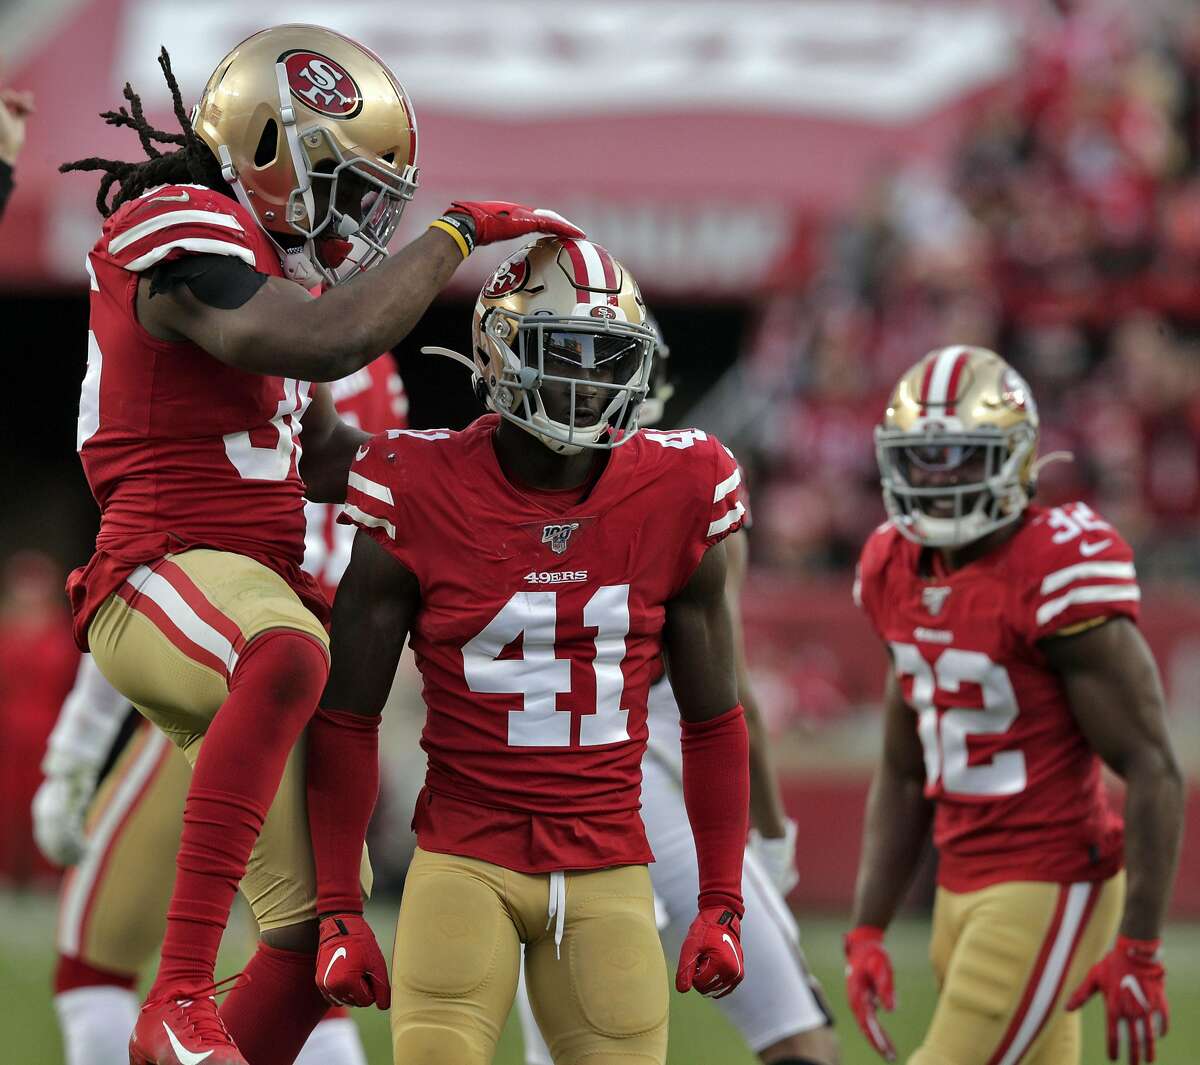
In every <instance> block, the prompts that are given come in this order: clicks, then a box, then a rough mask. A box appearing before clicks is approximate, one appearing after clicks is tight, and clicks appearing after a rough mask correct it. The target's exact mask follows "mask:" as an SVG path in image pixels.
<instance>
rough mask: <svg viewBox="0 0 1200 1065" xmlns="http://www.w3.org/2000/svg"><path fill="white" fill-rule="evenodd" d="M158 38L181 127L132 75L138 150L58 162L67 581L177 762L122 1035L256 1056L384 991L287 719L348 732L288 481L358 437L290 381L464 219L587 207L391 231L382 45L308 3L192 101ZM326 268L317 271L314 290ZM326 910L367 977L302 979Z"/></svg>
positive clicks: (379, 320) (396, 305)
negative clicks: (75, 379) (152, 976)
mask: <svg viewBox="0 0 1200 1065" xmlns="http://www.w3.org/2000/svg"><path fill="white" fill-rule="evenodd" d="M160 63H161V65H162V67H163V70H164V73H165V74H166V76H167V80H168V83H169V85H170V88H171V93H172V99H173V103H174V109H175V113H176V116H177V118H178V120H179V123H180V132H178V133H165V132H161V131H158V130H155V129H154V128H153V127H151V126H150V125H149V124H148V123H147V122H146V120H145V117H144V115H143V113H142V106H141V101H140V99H139V98H138V97H137V95H136V94H135V93H134V92H133V91H132V90H131V89H129V88H128V87H127V89H126V98H127V100H128V101H129V107H128V109H125V108H121V109H120V110H119V111H116V112H111V113H109V114H108V115H107V116H106V117H107V119H108V120H109V121H110V122H111V123H113V124H115V125H119V126H128V127H131V128H133V129H134V130H136V132H137V133H138V135H139V137H140V139H141V143H142V146H143V148H144V150H145V151H146V153H147V154H148V155H149V156H150V158H149V159H148V160H146V161H145V162H142V163H139V164H127V163H119V162H114V161H112V160H104V159H87V160H80V161H78V162H76V163H72V164H67V165H66V166H65V167H64V168H63V169H65V170H101V171H104V173H105V176H104V178H103V179H102V181H101V185H100V192H99V195H98V197H97V205H98V207H99V208H100V211H101V213H102V214H103V215H104V216H105V222H104V225H103V227H102V230H101V234H100V239H99V240H98V241H97V243H96V245H95V246H94V248H93V249H92V251H91V253H90V254H89V256H88V259H87V266H88V272H89V275H90V278H91V330H90V333H89V339H88V368H87V373H86V376H85V377H84V381H83V390H82V396H81V399H80V412H79V427H78V446H79V449H80V456H81V459H82V462H83V466H84V471H85V473H86V474H87V478H88V482H89V484H90V485H91V488H92V492H93V494H94V495H95V497H96V499H97V501H98V503H99V504H100V507H101V526H100V533H99V536H98V538H97V543H96V553H95V554H94V556H93V557H92V559H91V561H90V562H89V563H88V565H87V566H86V567H84V568H83V569H81V570H77V571H76V572H75V573H74V574H72V577H71V580H70V582H69V593H70V596H71V601H72V606H73V609H74V614H75V633H76V639H77V641H78V642H79V644H80V646H81V647H83V648H87V647H89V646H90V649H91V651H92V653H93V656H94V658H95V660H96V663H97V665H98V666H99V667H100V669H101V670H102V672H103V673H104V675H105V676H106V677H107V678H108V680H109V681H110V682H111V683H112V684H113V686H114V687H116V688H117V689H118V690H119V691H120V692H121V693H122V694H123V695H125V697H126V698H128V699H129V700H130V701H131V702H133V703H134V705H135V706H137V707H138V709H139V710H141V711H142V713H143V714H145V715H146V716H147V717H148V718H150V719H151V720H152V721H154V722H155V723H156V724H158V725H159V726H160V727H161V728H162V729H163V730H164V731H165V732H166V733H167V734H168V735H169V736H170V737H171V739H173V740H174V741H175V742H176V744H177V745H179V746H180V747H181V748H182V749H183V751H184V753H185V754H186V755H187V756H188V759H189V761H191V762H192V763H193V766H194V771H193V776H192V783H191V786H190V788H189V792H188V798H187V803H186V806H185V810H184V817H183V833H182V838H181V842H180V847H179V855H178V859H177V868H176V880H175V887H174V891H173V894H172V898H171V903H170V906H169V909H168V913H167V929H166V934H165V938H164V940H163V945H162V951H161V962H160V965H159V970H158V975H157V978H156V980H155V982H154V985H153V987H152V988H151V990H150V994H149V998H148V999H147V1001H146V1004H145V1005H144V1006H143V1008H142V1010H141V1013H140V1015H139V1019H138V1023H137V1025H136V1027H135V1029H134V1033H133V1038H132V1041H131V1043H130V1059H131V1062H133V1063H134V1065H187V1063H188V1062H196V1061H199V1060H200V1059H201V1058H203V1059H204V1060H205V1061H206V1063H207V1065H245V1063H246V1061H247V1058H248V1059H249V1060H250V1061H251V1062H253V1065H274V1063H276V1062H278V1063H283V1062H291V1061H292V1060H293V1059H294V1058H295V1055H296V1054H297V1053H298V1052H299V1050H300V1047H301V1045H302V1044H303V1043H304V1041H305V1038H306V1037H307V1036H308V1034H309V1032H310V1031H311V1030H312V1027H313V1025H314V1024H315V1023H316V1022H317V1020H319V1018H320V1017H321V1016H322V1015H323V1014H324V1013H325V1010H326V1007H327V1002H326V997H325V996H328V997H329V998H333V999H338V1000H340V1001H343V1002H354V1003H356V1004H360V1005H363V1004H369V1003H371V1002H374V1003H375V1004H377V1005H380V1006H381V1007H382V1006H383V1005H385V1004H386V1000H387V981H386V973H385V967H384V964H383V959H382V957H381V956H380V955H379V951H378V948H377V947H376V946H375V944H374V938H373V936H372V935H371V932H370V929H369V928H368V927H367V925H366V924H365V923H364V922H363V920H362V917H361V913H362V897H361V892H359V891H358V890H357V888H356V890H355V892H354V893H353V897H351V895H350V893H349V892H347V893H344V894H343V895H341V896H340V897H338V898H336V899H334V898H331V897H329V896H328V895H327V894H326V893H325V892H324V891H323V890H322V885H320V884H319V883H317V882H316V881H315V879H314V874H313V868H312V853H311V845H310V842H309V836H308V832H307V826H306V825H305V817H304V811H305V775H306V773H305V766H306V756H305V750H304V748H303V747H298V746H297V740H298V739H299V738H300V737H301V735H302V733H305V730H306V726H309V727H308V728H307V731H306V736H307V764H310V765H311V764H319V763H320V762H321V761H323V760H327V759H332V760H334V761H335V762H336V761H337V760H338V759H339V758H340V757H341V755H340V752H341V750H342V749H343V748H344V747H345V746H346V743H347V736H348V735H350V736H351V737H352V734H353V730H352V729H349V728H347V727H345V726H344V725H343V724H342V723H341V722H340V721H339V719H338V718H336V717H334V716H319V717H316V718H314V714H315V712H316V709H317V703H318V700H319V697H320V693H321V690H322V688H323V687H324V684H325V680H326V678H327V676H328V652H327V646H328V643H327V639H328V638H327V635H326V629H325V620H326V617H327V606H326V604H325V600H324V598H323V596H322V595H321V593H320V589H319V588H318V586H317V585H316V584H315V582H314V581H313V580H312V578H310V577H308V576H307V575H305V574H304V573H303V571H302V570H301V568H300V563H301V560H302V557H303V550H304V531H305V522H304V497H305V494H307V496H308V498H309V499H312V500H316V501H327V502H337V501H340V500H341V499H343V498H344V494H345V481H346V476H347V473H348V469H349V465H350V462H351V459H352V457H353V455H354V451H355V449H356V448H357V447H358V446H359V444H360V443H361V442H362V441H364V440H366V439H367V437H366V434H364V433H361V432H359V431H358V430H355V429H352V428H350V427H349V426H347V425H345V424H344V423H342V422H340V421H339V420H338V419H337V417H336V415H335V413H334V410H333V405H332V402H331V400H330V396H329V390H328V389H327V388H326V387H324V386H323V385H321V384H310V382H324V381H331V380H337V379H339V378H342V377H345V376H347V375H349V374H350V373H352V372H354V371H355V370H357V369H359V368H360V367H362V366H364V365H365V364H366V363H367V362H369V361H370V360H371V359H372V358H374V357H375V355H376V354H377V353H378V352H380V351H383V350H386V349H388V348H390V347H392V346H393V345H394V344H395V343H396V342H397V341H399V340H400V339H401V338H402V337H403V336H405V335H406V333H407V332H408V331H409V330H410V329H411V327H412V326H413V324H414V323H415V322H416V321H417V320H418V319H419V318H420V316H421V315H422V314H423V313H424V311H425V309H426V307H427V306H428V304H429V302H430V300H431V299H432V298H433V296H434V295H435V294H436V293H437V292H438V291H439V290H440V289H441V288H442V286H443V285H444V284H445V283H446V281H447V280H448V279H449V277H450V276H451V275H452V274H453V272H454V270H455V269H456V267H457V266H458V264H459V263H461V262H462V261H463V259H464V257H465V256H466V255H467V254H468V253H469V252H470V250H471V248H472V247H473V246H474V245H475V244H480V243H488V242H490V241H493V240H497V239H502V238H507V237H512V236H519V235H522V234H526V233H529V232H533V231H538V230H543V229H544V230H549V231H553V232H559V233H564V234H578V233H579V231H578V230H577V229H575V228H574V227H573V226H570V225H569V224H567V223H565V222H563V221H562V220H559V219H557V216H553V217H551V216H548V215H546V214H537V213H535V212H534V211H532V210H530V209H528V208H524V207H520V206H519V205H515V204H494V203H493V204H472V203H457V204H455V205H454V206H453V207H452V208H451V210H450V211H448V212H447V213H446V214H445V215H443V216H442V217H441V218H440V219H438V220H436V221H435V222H434V223H433V224H432V225H431V227H430V229H429V230H428V231H427V232H425V233H424V234H423V235H422V236H420V237H418V238H417V239H416V240H415V241H413V242H412V243H411V244H409V245H408V246H407V247H405V248H403V249H402V250H401V251H399V252H398V253H397V254H396V255H395V256H393V257H390V258H388V257H386V246H387V243H388V241H389V239H390V237H391V236H392V234H393V232H394V230H395V227H396V225H397V223H398V221H399V218H400V213H401V211H402V209H403V208H404V206H405V204H406V203H407V201H408V200H409V199H410V198H411V196H412V194H413V192H414V190H415V189H416V182H417V169H416V153H417V139H416V137H417V134H416V124H415V120H414V118H413V111H412V105H411V103H410V102H409V100H408V97H407V95H406V94H405V92H404V90H403V88H401V86H400V83H399V82H398V81H397V80H396V78H395V76H394V75H393V74H392V72H391V71H390V70H388V68H387V67H386V66H385V65H384V64H383V63H382V62H381V61H380V60H379V59H378V57H376V56H375V55H374V54H372V53H371V52H369V51H368V50H366V49H364V48H362V47H361V46H360V45H358V44H356V43H355V42H353V41H351V40H349V39H348V38H346V37H343V36H341V35H340V34H337V33H334V32H332V31H330V30H325V29H322V28H320V27H313V26H280V27H275V28H273V29H269V30H263V31H262V32H260V33H257V34H255V35H254V36H252V37H250V38H248V39H247V40H245V41H243V42H242V43H241V44H239V45H238V46H237V47H236V48H235V49H234V50H233V51H232V52H230V53H229V55H227V56H226V57H225V58H224V59H222V60H221V62H220V64H219V65H218V66H217V68H216V70H215V71H214V72H213V74H212V77H211V78H210V79H209V82H208V84H207V86H206V87H205V89H204V92H203V94H202V96H201V98H200V102H199V104H198V105H197V108H196V110H195V117H194V119H192V120H189V118H188V116H187V113H186V112H185V110H184V106H183V102H182V98H181V96H180V93H179V89H178V86H177V85H176V83H175V79H174V77H173V76H172V74H171V72H170V65H169V60H168V58H167V56H166V53H165V52H164V53H163V54H162V56H161V57H160ZM166 145H174V146H176V150H175V151H172V152H169V153H165V154H164V153H162V152H161V151H160V146H166ZM114 186H116V188H117V191H116V194H115V196H114V197H113V199H112V200H111V202H110V200H109V198H108V197H109V194H110V193H111V192H112V190H113V188H114ZM371 266H377V268H376V269H368V268H369V267H371ZM347 281H349V282H350V283H342V282H347ZM318 283H324V284H325V285H327V286H330V287H329V291H327V292H326V293H325V295H323V296H322V297H321V298H320V299H319V300H313V299H312V298H311V297H310V295H309V292H308V291H307V290H308V289H309V288H310V287H312V286H313V285H315V284H318ZM302 427H303V430H304V446H303V459H301V454H302V453H301V447H300V442H299V437H300V430H301V428H302ZM310 722H311V724H310ZM202 741H203V742H202ZM289 760H290V768H287V769H286V770H285V766H287V765H288V764H289ZM268 809H270V813H269V814H268ZM252 850H253V854H252V853H251V852H252ZM243 874H245V877H244V879H243ZM239 881H241V882H242V887H243V891H244V893H245V895H246V897H247V898H248V900H249V901H250V904H251V907H252V909H253V910H254V914H255V918H256V920H257V923H258V925H259V927H260V929H261V930H262V939H261V945H260V948H259V950H258V952H257V953H256V954H255V956H254V958H253V959H252V960H251V962H250V964H249V966H248V968H247V974H248V975H249V976H250V977H251V979H252V983H248V982H247V981H245V980H242V981H240V984H241V986H239V987H238V988H237V989H236V990H234V991H233V993H232V994H230V996H229V998H228V999H227V1001H226V1002H225V1004H224V1006H223V1007H222V1015H221V1016H218V1014H217V1009H216V1005H215V1002H214V999H213V997H212V995H213V965H214V962H215V958H216V952H217V946H218V944H219V943H220V939H221V934H222V931H223V929H224V927H225V923H226V921H227V919H228V915H229V907H230V904H231V902H232V899H233V893H234V891H235V890H236V888H237V885H238V883H239ZM318 915H321V916H322V917H324V918H326V920H325V922H324V923H325V926H326V934H327V935H337V936H341V937H342V938H343V939H345V941H346V943H347V950H348V951H353V952H355V953H356V954H357V955H358V956H359V957H360V958H362V959H366V961H365V964H366V965H367V966H368V968H369V971H370V974H371V978H372V979H371V980H367V981H364V980H363V979H362V978H361V973H360V972H359V970H355V975H354V978H353V979H352V980H351V981H350V982H349V983H348V984H347V985H346V986H342V984H341V983H340V981H341V978H342V976H343V972H344V971H345V970H339V971H337V972H333V973H331V974H329V980H328V981H326V982H325V983H324V984H323V986H322V990H321V991H318V989H317V987H316V984H315V980H314V950H315V947H316V940H317V936H318V922H317V917H318ZM335 918H336V920H335ZM330 929H332V932H330V931H329V930H330ZM239 1043H240V1044H241V1045H242V1050H243V1051H244V1056H243V1053H242V1052H239V1050H238V1047H237V1044H239Z"/></svg>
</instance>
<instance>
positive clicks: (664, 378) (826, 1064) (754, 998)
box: [517, 316, 839, 1065]
mask: <svg viewBox="0 0 1200 1065" xmlns="http://www.w3.org/2000/svg"><path fill="white" fill-rule="evenodd" d="M649 324H650V326H651V327H652V328H653V329H654V334H655V339H656V340H657V342H658V343H657V347H656V349H655V353H654V365H653V366H652V367H651V371H650V393H649V395H648V396H647V398H646V401H645V402H644V403H643V404H642V409H641V412H640V414H639V417H638V424H639V425H641V426H657V425H659V424H660V423H661V421H662V417H663V412H664V410H665V407H666V402H667V400H668V399H669V398H670V397H671V395H672V393H673V386H672V383H671V381H670V378H669V375H668V373H667V368H668V366H669V364H670V363H671V362H673V361H675V360H672V359H670V358H669V355H670V348H669V347H668V346H667V344H666V341H665V340H664V339H663V335H662V331H661V330H660V329H659V327H658V323H657V322H656V321H655V320H654V318H653V317H652V316H651V317H650V319H649ZM739 499H741V500H742V502H743V504H744V506H745V507H746V514H745V516H744V518H743V522H744V524H743V530H739V531H738V532H737V533H734V534H732V535H731V536H730V537H729V538H728V539H727V540H726V541H725V551H726V564H727V567H726V578H725V597H726V599H727V601H728V603H729V616H730V618H731V619H732V620H733V632H734V651H735V654H736V662H737V681H738V696H739V698H740V699H741V702H742V707H743V709H744V711H745V717H746V728H747V732H748V736H749V754H750V824H751V826H752V827H751V829H750V842H749V844H748V845H747V847H746V853H745V856H744V857H743V859H742V898H743V899H744V900H745V904H746V918H745V920H744V921H743V922H742V943H743V945H744V947H745V950H746V953H747V954H749V956H750V959H751V965H750V969H749V971H748V972H747V975H746V979H745V982H744V983H743V985H742V987H741V989H740V990H739V991H738V993H737V994H736V995H727V996H726V997H724V998H722V999H720V1000H719V1001H718V1002H717V1006H718V1007H719V1008H720V1010H721V1012H722V1013H724V1014H725V1016H726V1017H727V1018H728V1019H729V1021H730V1022H731V1023H732V1024H733V1025H734V1027H735V1028H737V1030H738V1032H739V1034H740V1035H741V1036H742V1038H743V1039H744V1040H745V1041H746V1044H747V1046H749V1047H750V1048H751V1049H752V1050H753V1051H754V1052H755V1054H757V1055H758V1058H759V1060H760V1061H762V1062H763V1063H764V1065H836V1063H837V1061H838V1060H839V1059H838V1041H837V1036H836V1035H835V1034H834V1031H833V1018H832V1014H831V1013H830V1011H829V1008H828V1006H827V1005H826V1003H825V999H824V994H823V992H822V990H821V987H820V984H819V983H818V982H817V980H816V978H815V977H814V976H813V975H812V973H811V972H809V969H808V965H807V963H806V961H805V958H804V954H803V952H802V951H801V949H800V931H799V929H798V928H797V926H796V920H795V918H794V917H793V916H792V912H791V910H790V909H789V908H788V904H787V901H786V899H787V895H788V892H790V891H791V890H792V888H794V887H795V886H796V883H797V880H798V874H797V872H796V822H795V821H793V820H792V819H791V818H789V817H788V816H787V814H786V812H785V811H784V808H783V800H782V796H781V795H780V790H779V780H778V777H777V776H776V773H775V769H774V765H773V764H772V761H771V757H770V751H769V740H768V738H767V733H766V728H765V724H764V722H763V720H762V717H761V715H760V714H759V711H758V701H757V699H756V698H755V695H754V691H753V688H752V686H751V683H750V674H749V670H748V669H747V668H746V656H745V653H744V650H743V643H742V632H741V630H742V609H741V590H742V584H743V582H744V579H745V575H746V566H747V563H748V560H749V545H748V544H747V543H746V534H745V532H744V529H746V528H748V527H749V521H750V504H749V501H748V498H747V496H746V493H745V482H744V481H743V482H742V484H741V485H739ZM646 726H647V729H648V731H649V738H648V741H647V745H646V756H645V758H644V759H643V760H642V811H641V812H642V822H643V823H644V824H645V826H646V838H647V840H648V841H649V843H650V847H651V849H652V850H653V851H654V862H653V863H652V864H651V866H650V882H651V885H652V887H653V888H654V895H655V898H656V900H657V903H658V918H659V924H660V929H659V932H660V936H661V938H662V941H663V946H664V948H665V949H666V950H667V952H668V954H670V953H674V952H677V951H678V950H679V948H680V946H681V945H682V943H683V939H684V936H685V935H686V933H687V928H688V922H689V921H690V920H691V917H692V913H691V911H692V909H693V908H694V905H695V902H694V900H695V897H696V884H697V871H696V845H695V843H694V842H693V840H692V833H691V831H690V829H689V827H688V816H687V809H686V806H685V803H684V797H683V788H682V779H683V773H682V768H683V767H682V766H681V764H680V753H681V752H680V734H679V728H680V724H679V706H678V704H677V703H676V701H675V696H674V694H673V693H672V690H671V681H670V678H669V676H668V674H667V673H666V672H665V671H664V672H662V673H661V674H660V676H659V677H658V679H657V680H656V681H654V683H653V684H652V685H651V687H650V694H649V696H648V697H647V700H646ZM517 1005H518V1007H519V1009H520V1014H519V1015H520V1018H521V1032H522V1035H523V1037H524V1041H525V1062H526V1065H554V1060H553V1058H552V1057H551V1055H550V1050H549V1048H548V1047H547V1046H546V1042H545V1040H544V1039H542V1035H541V1032H539V1031H538V1027H537V1023H536V1021H535V1020H534V1018H533V1011H532V1009H531V1008H530V1006H529V996H528V994H527V992H526V989H525V985H524V983H523V982H522V983H521V984H520V986H519V987H518V991H517Z"/></svg>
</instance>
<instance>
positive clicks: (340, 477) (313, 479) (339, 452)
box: [300, 384, 370, 503]
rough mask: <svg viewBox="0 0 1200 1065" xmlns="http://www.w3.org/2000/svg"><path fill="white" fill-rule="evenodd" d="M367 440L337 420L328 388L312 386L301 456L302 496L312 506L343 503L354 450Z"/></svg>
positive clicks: (325, 386) (306, 412)
mask: <svg viewBox="0 0 1200 1065" xmlns="http://www.w3.org/2000/svg"><path fill="white" fill-rule="evenodd" d="M369 439H370V435H369V434H367V433H364V432H363V431H362V430H361V429H355V428H354V426H352V425H347V424H346V422H344V421H342V419H341V418H339V417H338V413H337V410H336V409H335V408H334V405H333V396H332V394H331V393H330V391H329V386H328V385H325V384H319V385H314V386H313V391H312V402H310V403H309V405H308V410H307V411H305V412H304V435H303V443H304V450H303V452H302V454H301V457H300V476H301V478H302V479H303V480H304V495H305V497H306V498H308V499H311V500H312V501H313V502H314V503H344V502H346V478H347V476H348V475H349V473H350V463H352V462H353V461H354V453H355V451H357V450H358V448H359V447H361V446H362V445H363V444H365V443H366V442H367V441H368V440H369Z"/></svg>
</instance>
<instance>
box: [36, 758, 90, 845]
mask: <svg viewBox="0 0 1200 1065" xmlns="http://www.w3.org/2000/svg"><path fill="white" fill-rule="evenodd" d="M42 772H43V773H45V774H46V779H45V780H43V781H42V786H41V787H40V788H38V790H37V794H36V795H34V797H33V838H34V841H35V842H36V843H37V846H38V850H40V851H41V852H42V854H44V855H45V856H46V859H47V860H48V861H50V862H52V863H53V864H54V865H60V866H67V865H75V864H76V863H77V862H78V861H79V860H80V859H81V858H82V857H83V855H84V853H85V852H86V851H87V837H86V835H85V833H84V827H83V826H84V820H85V819H86V817H87V809H88V806H89V805H90V803H91V801H92V796H93V795H94V794H95V791H96V767H95V766H94V765H89V764H85V763H81V762H76V761H73V760H72V759H70V758H67V757H64V756H63V755H61V754H57V753H49V754H47V755H46V757H45V759H44V760H43V762H42Z"/></svg>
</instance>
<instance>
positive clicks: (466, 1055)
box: [392, 1021, 491, 1065]
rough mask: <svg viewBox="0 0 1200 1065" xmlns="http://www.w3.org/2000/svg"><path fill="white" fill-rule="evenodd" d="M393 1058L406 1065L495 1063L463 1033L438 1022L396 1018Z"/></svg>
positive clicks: (488, 1054) (394, 1023) (474, 1064)
mask: <svg viewBox="0 0 1200 1065" xmlns="http://www.w3.org/2000/svg"><path fill="white" fill-rule="evenodd" d="M392 1057H393V1058H394V1059H395V1060H396V1061H398V1062H403V1063H404V1065H491V1054H490V1052H487V1056H485V1052H484V1051H482V1049H481V1048H480V1047H475V1046H472V1045H471V1042H470V1040H468V1039H467V1038H466V1036H464V1035H463V1033H462V1032H460V1031H457V1030H456V1029H454V1028H450V1027H443V1026H441V1025H438V1024H429V1023H422V1022H412V1023H405V1022H404V1021H399V1022H395V1021H393V1029H392Z"/></svg>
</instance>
